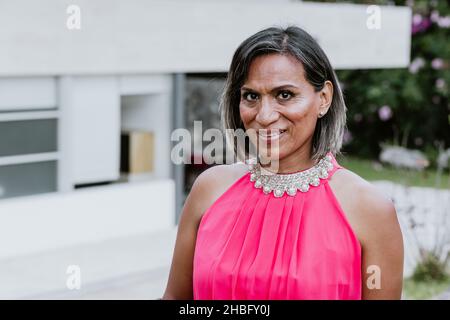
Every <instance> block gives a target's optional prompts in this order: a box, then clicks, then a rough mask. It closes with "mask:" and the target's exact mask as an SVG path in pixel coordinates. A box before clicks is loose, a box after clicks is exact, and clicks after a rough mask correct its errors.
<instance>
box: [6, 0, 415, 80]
mask: <svg viewBox="0 0 450 320" xmlns="http://www.w3.org/2000/svg"><path fill="white" fill-rule="evenodd" d="M70 4H76V5H78V6H79V8H80V9H81V29H80V30H69V29H67V27H66V20H67V18H68V14H67V13H66V9H67V7H68V6H69V5H70ZM380 8H381V16H380V17H381V29H379V30H369V29H368V28H367V27H366V21H367V18H368V16H369V15H368V14H367V12H366V9H367V5H353V4H323V3H308V2H290V3H286V2H285V1H283V3H282V4H281V5H280V3H276V2H274V1H270V2H267V1H264V2H261V3H259V2H258V4H257V5H256V4H255V3H254V2H253V1H251V2H240V1H221V2H218V1H211V2H207V1H181V0H179V1H174V0H166V1H156V0H127V1H110V0H77V1H72V0H60V1H54V0H38V1H28V0H14V1H12V0H10V1H1V9H0V21H1V22H2V28H0V43H2V48H6V49H5V50H0V76H6V75H29V74H32V75H40V74H53V75H60V74H128V73H170V72H190V71H193V72H200V71H225V70H227V68H228V66H229V63H230V61H231V56H232V53H233V52H234V50H235V49H236V47H237V46H238V44H239V43H240V42H241V41H242V40H244V39H245V38H246V37H248V36H249V35H250V34H252V33H254V32H256V31H257V30H260V29H262V28H265V27H268V26H271V25H286V24H288V23H295V24H298V25H299V26H301V27H303V28H305V29H306V30H307V31H309V32H310V33H311V34H312V35H313V36H315V37H317V38H318V41H319V43H320V44H321V45H322V46H323V47H324V49H325V51H326V52H327V54H328V55H329V57H330V59H331V61H332V63H333V64H334V66H335V67H336V68H388V67H405V66H406V65H407V64H408V63H409V54H410V38H411V33H410V25H411V23H410V22H411V12H410V9H409V8H404V7H393V6H389V7H387V6H386V7H385V6H383V7H380Z"/></svg>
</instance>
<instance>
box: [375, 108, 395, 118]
mask: <svg viewBox="0 0 450 320" xmlns="http://www.w3.org/2000/svg"><path fill="white" fill-rule="evenodd" d="M378 117H380V119H381V121H387V120H389V119H390V118H391V117H392V110H391V108H390V107H389V106H382V107H381V108H380V109H378Z"/></svg>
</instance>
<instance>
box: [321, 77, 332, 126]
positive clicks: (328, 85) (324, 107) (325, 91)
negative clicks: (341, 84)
mask: <svg viewBox="0 0 450 320" xmlns="http://www.w3.org/2000/svg"><path fill="white" fill-rule="evenodd" d="M333 90H334V88H333V83H332V82H331V81H329V80H327V81H325V84H324V86H323V88H322V90H320V92H319V94H320V106H319V115H318V117H319V118H321V117H323V116H324V115H325V114H326V113H327V112H328V109H329V108H330V106H331V102H332V101H333Z"/></svg>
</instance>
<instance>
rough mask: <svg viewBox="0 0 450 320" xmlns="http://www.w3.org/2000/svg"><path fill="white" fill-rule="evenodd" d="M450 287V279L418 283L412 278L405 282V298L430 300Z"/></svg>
mask: <svg viewBox="0 0 450 320" xmlns="http://www.w3.org/2000/svg"><path fill="white" fill-rule="evenodd" d="M449 287H450V277H448V278H447V280H445V281H439V282H438V281H427V282H416V281H414V280H412V279H411V278H408V279H405V280H403V296H404V299H407V300H424V299H430V298H432V297H434V296H436V295H438V294H440V293H442V292H444V291H445V290H447V289H448V288H449Z"/></svg>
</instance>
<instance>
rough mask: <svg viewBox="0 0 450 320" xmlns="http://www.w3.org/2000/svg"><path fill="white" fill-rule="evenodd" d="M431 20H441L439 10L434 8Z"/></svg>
mask: <svg viewBox="0 0 450 320" xmlns="http://www.w3.org/2000/svg"><path fill="white" fill-rule="evenodd" d="M430 20H431V21H432V22H434V23H437V22H438V21H439V12H438V11H437V10H433V11H432V12H431V15H430Z"/></svg>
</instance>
